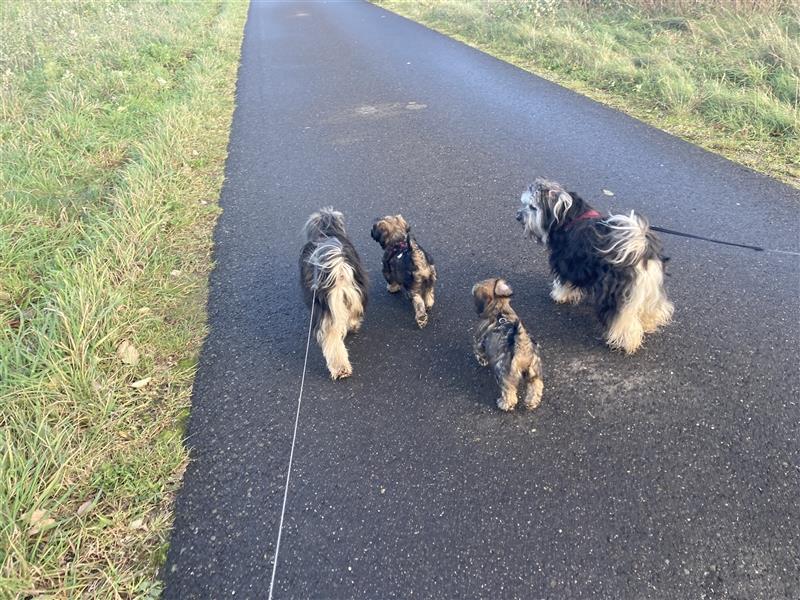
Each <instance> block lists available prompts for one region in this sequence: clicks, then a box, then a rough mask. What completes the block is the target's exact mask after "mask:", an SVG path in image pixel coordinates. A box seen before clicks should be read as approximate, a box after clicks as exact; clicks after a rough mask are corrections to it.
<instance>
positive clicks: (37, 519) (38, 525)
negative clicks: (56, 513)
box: [28, 510, 56, 536]
mask: <svg viewBox="0 0 800 600" xmlns="http://www.w3.org/2000/svg"><path fill="white" fill-rule="evenodd" d="M28 520H29V521H30V524H31V525H33V527H31V528H30V529H28V535H30V536H33V535H38V534H39V533H41V532H42V531H44V530H45V529H47V528H48V527H50V526H51V525H53V524H54V523H55V522H56V520H55V519H51V518H50V517H48V516H47V511H44V510H35V511H33V512H32V513H31V514H30V516H29V517H28Z"/></svg>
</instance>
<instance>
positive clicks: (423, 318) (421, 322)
mask: <svg viewBox="0 0 800 600" xmlns="http://www.w3.org/2000/svg"><path fill="white" fill-rule="evenodd" d="M415 319H416V321H417V325H418V326H419V328H420V329H422V328H424V327H425V326H426V325H427V324H428V315H426V314H425V315H417V316H416V317H415Z"/></svg>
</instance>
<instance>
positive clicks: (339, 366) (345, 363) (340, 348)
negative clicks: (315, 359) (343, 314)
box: [317, 317, 353, 379]
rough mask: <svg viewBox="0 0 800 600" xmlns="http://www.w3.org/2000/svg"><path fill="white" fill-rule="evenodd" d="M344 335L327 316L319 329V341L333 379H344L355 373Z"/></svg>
mask: <svg viewBox="0 0 800 600" xmlns="http://www.w3.org/2000/svg"><path fill="white" fill-rule="evenodd" d="M344 337H345V333H344V332H343V331H340V330H339V328H337V327H334V326H333V324H332V323H331V320H330V319H329V318H327V317H326V318H324V319H323V320H322V323H320V326H319V329H318V330H317V342H318V343H319V346H320V348H321V349H322V355H323V356H324V357H325V362H326V363H327V365H328V371H329V372H330V374H331V379H343V378H345V377H350V375H352V374H353V367H352V366H350V359H349V357H348V355H347V348H346V347H345V345H344Z"/></svg>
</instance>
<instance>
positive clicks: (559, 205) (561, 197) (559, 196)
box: [548, 190, 572, 223]
mask: <svg viewBox="0 0 800 600" xmlns="http://www.w3.org/2000/svg"><path fill="white" fill-rule="evenodd" d="M548 197H549V198H550V200H551V201H553V200H554V199H555V204H553V205H552V206H553V216H554V217H555V218H556V222H557V223H560V222H561V220H562V219H563V218H564V217H565V216H567V211H568V210H569V209H570V208H572V196H570V195H569V194H568V193H567V192H558V191H554V190H550V192H549V194H548Z"/></svg>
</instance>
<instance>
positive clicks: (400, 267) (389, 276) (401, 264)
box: [372, 231, 435, 295]
mask: <svg viewBox="0 0 800 600" xmlns="http://www.w3.org/2000/svg"><path fill="white" fill-rule="evenodd" d="M372 239H374V240H375V241H377V242H380V241H381V240H380V235H376V234H375V232H374V231H373V233H372ZM412 249H417V250H419V251H420V252H422V255H423V256H424V257H425V260H426V261H427V263H428V264H429V265H431V266H434V263H433V257H432V256H431V255H430V254H429V253H428V252H427V251H426V250H425V249H424V248H423V247H422V246H420V245H419V243H418V242H417V240H416V239H415V238H414V237H413V236H412V235H411V234H410V233H409V234H408V235H406V239H405V240H404V241H403V242H402V243H401V244H394V245H391V246H387V247H386V248H384V251H383V269H382V273H383V277H384V278H385V279H386V281H387V282H397V283H399V284H400V285H402V286H403V289H404V290H405V291H406V292H410V291H412V289H415V286H414V284H415V282H416V281H417V278H416V277H415V273H416V272H417V265H416V263H415V262H414V260H413V257H412V253H411V250H412ZM419 283H420V286H419V289H417V290H415V291H417V293H419V294H421V295H425V294H426V293H427V292H428V290H429V289H430V288H431V287H432V286H433V285H434V283H435V281H434V280H432V279H430V278H422V279H420V281H419Z"/></svg>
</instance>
